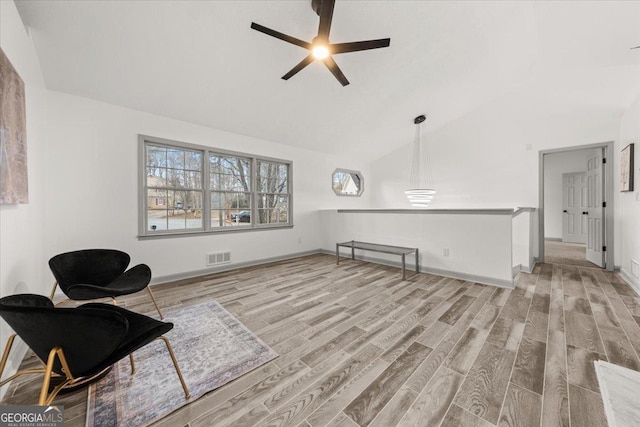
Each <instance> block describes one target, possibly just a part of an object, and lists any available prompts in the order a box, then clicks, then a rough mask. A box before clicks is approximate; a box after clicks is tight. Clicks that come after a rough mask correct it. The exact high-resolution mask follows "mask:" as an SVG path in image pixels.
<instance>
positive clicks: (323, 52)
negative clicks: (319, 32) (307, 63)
mask: <svg viewBox="0 0 640 427" xmlns="http://www.w3.org/2000/svg"><path fill="white" fill-rule="evenodd" d="M311 52H312V53H313V57H314V58H316V59H325V58H326V57H327V56H329V48H327V47H326V46H325V45H321V44H320V45H316V46H314V47H313V50H312V51H311Z"/></svg>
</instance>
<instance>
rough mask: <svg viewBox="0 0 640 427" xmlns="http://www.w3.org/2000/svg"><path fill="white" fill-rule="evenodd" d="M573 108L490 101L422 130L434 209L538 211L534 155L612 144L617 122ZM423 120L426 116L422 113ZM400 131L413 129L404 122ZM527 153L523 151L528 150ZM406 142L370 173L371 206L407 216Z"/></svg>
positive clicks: (513, 99) (512, 98)
mask: <svg viewBox="0 0 640 427" xmlns="http://www.w3.org/2000/svg"><path fill="white" fill-rule="evenodd" d="M574 109H575V108H573V107H571V108H570V107H567V108H566V109H565V108H563V107H560V106H556V107H555V108H553V109H552V108H551V106H549V105H541V102H540V101H539V100H532V99H529V98H528V97H527V96H526V95H523V94H518V93H515V94H512V95H509V96H505V97H501V98H499V99H496V100H495V101H494V102H492V103H489V104H487V105H485V106H483V107H481V108H479V109H477V110H475V111H474V112H472V113H470V114H467V115H465V116H464V117H461V118H459V119H458V120H456V121H454V122H452V123H450V124H449V125H447V126H444V127H442V128H439V129H437V130H435V131H430V129H429V119H428V118H427V122H426V123H425V125H423V126H424V128H423V130H424V131H425V132H423V135H425V133H427V134H426V136H424V137H425V138H427V139H428V143H429V147H430V152H431V163H432V166H433V175H434V181H435V187H436V190H437V194H436V197H435V199H434V201H433V203H432V205H431V206H432V207H433V208H435V209H448V208H503V207H509V208H513V207H516V206H537V205H538V151H540V150H546V149H552V148H560V147H568V146H576V145H584V144H592V143H601V142H606V141H612V140H614V139H616V138H617V135H618V127H619V116H618V115H616V114H610V113H602V112H600V111H593V112H591V111H587V112H583V113H582V114H581V115H579V116H576V115H575V114H572V112H573V110H574ZM425 112H426V113H427V115H428V113H429V111H425ZM407 126H413V125H412V124H411V122H410V120H408V124H407ZM529 145H530V148H529V149H528V146H529ZM411 153H412V141H411V140H408V141H407V144H406V145H405V146H404V147H402V148H400V149H399V150H396V151H394V152H391V153H389V154H388V155H386V156H384V157H382V158H380V159H378V160H376V161H374V162H372V163H371V165H370V173H371V175H372V180H371V181H372V183H371V185H370V186H369V189H370V190H371V191H372V195H371V197H372V199H371V204H372V206H373V207H376V208H409V207H410V206H409V205H408V203H407V202H406V200H405V197H404V194H403V191H404V190H405V189H406V188H407V186H408V184H409V173H410V166H411V162H410V156H411Z"/></svg>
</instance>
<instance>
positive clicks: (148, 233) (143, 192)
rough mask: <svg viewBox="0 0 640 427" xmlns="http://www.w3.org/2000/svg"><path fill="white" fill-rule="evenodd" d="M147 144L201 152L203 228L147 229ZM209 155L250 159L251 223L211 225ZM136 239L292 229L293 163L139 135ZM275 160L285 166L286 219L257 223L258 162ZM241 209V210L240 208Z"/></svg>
mask: <svg viewBox="0 0 640 427" xmlns="http://www.w3.org/2000/svg"><path fill="white" fill-rule="evenodd" d="M147 145H153V146H162V147H166V148H176V149H181V150H182V149H187V150H195V151H200V152H202V183H203V187H202V190H201V191H202V197H203V200H202V227H201V228H192V229H177V230H176V229H174V230H155V231H154V230H149V229H148V224H147V221H148V215H147V211H148V198H147V156H146V154H147V152H146V147H147ZM211 154H218V155H222V156H237V157H242V158H245V159H249V160H250V174H251V176H250V181H251V188H250V192H249V194H250V205H251V209H250V210H251V218H252V221H251V223H250V224H242V226H227V227H211V192H212V191H215V190H212V189H211V179H210V168H209V158H210V155H211ZM138 157H139V160H138V168H139V179H138V202H139V209H138V210H139V213H138V238H139V239H146V238H158V237H178V236H189V235H202V234H217V233H237V232H245V231H257V230H270V229H275V228H292V227H293V185H292V184H293V162H292V161H290V160H283V159H276V158H271V157H265V156H257V155H253V154H247V153H241V152H235V151H229V150H223V149H219V148H215V147H209V146H204V145H196V144H190V143H186V142H181V141H173V140H169V139H164V138H157V137H154V136H149V135H138ZM258 161H265V162H274V163H280V164H284V165H286V167H287V193H282V195H286V196H287V197H288V215H287V222H282V223H270V224H258V222H257V219H258V217H259V216H258V196H259V195H260V194H261V193H260V192H259V191H258V189H257V188H256V177H257V162H258ZM243 210H244V209H243Z"/></svg>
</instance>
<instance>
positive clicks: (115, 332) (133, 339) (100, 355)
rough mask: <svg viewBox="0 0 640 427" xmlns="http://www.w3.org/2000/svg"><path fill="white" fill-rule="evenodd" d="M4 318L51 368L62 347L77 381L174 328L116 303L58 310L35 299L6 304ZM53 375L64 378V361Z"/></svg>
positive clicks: (1, 303)
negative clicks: (57, 349)
mask: <svg viewBox="0 0 640 427" xmlns="http://www.w3.org/2000/svg"><path fill="white" fill-rule="evenodd" d="M0 316H1V317H2V318H3V319H4V320H5V321H6V322H7V323H8V324H9V326H10V327H11V328H12V329H13V330H14V331H15V332H16V333H17V334H18V336H19V337H20V338H22V340H23V341H24V342H25V343H26V344H27V345H28V346H29V347H30V348H31V349H32V350H33V351H34V352H35V353H36V355H37V356H38V357H39V358H40V360H42V361H44V362H45V363H46V360H47V358H48V356H49V352H50V351H51V349H53V348H54V347H56V346H60V347H62V349H63V351H64V354H65V356H66V359H67V362H68V364H69V368H70V370H71V374H72V375H73V376H75V377H85V376H91V375H94V374H96V373H98V372H100V371H102V370H103V369H105V368H106V367H109V366H111V365H113V364H114V363H115V362H117V361H118V360H120V359H122V358H124V357H126V356H128V355H129V354H130V353H131V352H133V351H135V350H137V349H139V348H140V347H143V346H145V345H146V344H148V343H150V342H151V341H153V340H154V339H156V338H158V337H159V336H161V335H163V334H165V333H166V332H168V331H169V330H171V329H172V328H173V324H172V323H167V322H161V321H159V320H155V319H153V318H151V317H148V316H144V315H141V314H137V313H133V312H131V311H129V310H126V309H123V308H120V307H117V306H114V305H110V304H100V303H90V304H85V305H82V306H80V307H77V308H58V307H54V306H53V303H52V302H51V300H49V299H48V298H47V297H44V296H42V295H33V294H19V295H11V296H7V297H4V298H2V299H0ZM53 370H54V372H56V373H58V374H60V375H64V373H63V372H62V369H61V366H60V363H59V362H56V364H55V366H54V369H53Z"/></svg>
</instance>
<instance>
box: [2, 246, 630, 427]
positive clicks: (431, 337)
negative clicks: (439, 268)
mask: <svg viewBox="0 0 640 427" xmlns="http://www.w3.org/2000/svg"><path fill="white" fill-rule="evenodd" d="M154 292H155V295H156V297H157V298H158V300H159V302H160V305H161V307H163V308H165V309H168V308H169V307H179V306H185V305H189V304H195V303H199V302H202V301H206V300H216V301H218V302H220V303H221V304H222V305H224V307H226V308H227V310H229V311H230V312H232V313H233V314H234V315H235V316H237V317H238V318H239V319H240V320H241V321H242V322H243V323H245V324H246V325H247V326H248V327H249V328H250V329H251V330H253V331H254V332H255V333H256V334H257V335H258V336H260V337H261V338H262V339H263V340H264V341H265V342H267V343H268V344H269V345H270V346H271V347H272V348H273V349H274V350H275V351H276V352H278V353H279V354H280V357H278V358H276V359H275V360H274V361H272V362H269V363H267V364H266V365H264V366H262V367H260V368H259V369H257V370H255V371H253V372H251V373H249V374H247V375H245V376H243V377H241V378H239V379H237V380H235V381H233V382H231V383H229V384H227V385H225V386H224V387H221V388H220V389H218V390H215V391H213V392H211V393H209V394H208V395H206V396H204V397H202V398H201V399H199V400H197V401H195V402H193V403H191V404H189V405H187V406H185V407H183V408H182V409H180V410H178V411H177V412H175V413H173V414H172V415H170V416H169V417H167V418H165V419H163V420H162V421H160V422H159V423H157V425H160V426H171V427H175V426H185V425H189V426H193V427H196V426H223V425H234V426H253V425H269V426H276V425H292V426H321V425H332V426H356V425H360V426H365V425H371V426H385V427H386V426H393V425H404V426H438V425H442V426H491V425H499V426H522V427H526V426H544V427H547V426H556V425H566V426H574V427H575V426H581V427H582V426H605V425H606V419H605V415H604V409H603V405H602V400H601V397H600V393H599V389H598V383H597V380H596V376H595V371H594V368H593V363H592V362H593V361H594V360H597V359H601V360H607V361H609V362H612V363H615V364H619V365H622V366H626V367H629V368H632V369H636V370H638V369H639V368H640V360H639V359H638V354H640V327H638V324H637V323H636V322H638V321H640V298H638V296H637V295H636V294H635V293H634V292H633V291H632V290H631V289H630V288H629V287H628V286H627V285H626V284H625V283H624V282H623V280H622V279H620V278H619V277H618V276H617V275H615V274H613V273H610V272H606V271H603V270H600V269H591V268H582V267H577V266H570V265H558V264H539V265H537V266H536V268H535V270H534V272H533V274H525V273H520V275H519V276H518V278H517V285H516V288H515V289H513V290H510V289H502V288H495V287H491V286H484V285H478V284H474V283H470V282H465V281H461V280H454V279H448V278H443V277H439V276H433V275H430V274H418V275H408V277H407V280H405V281H402V280H401V277H400V272H399V270H398V269H396V268H391V267H386V266H381V265H376V264H371V263H366V262H361V261H352V260H344V262H341V263H340V265H339V266H336V265H335V258H334V257H332V256H328V255H313V256H307V257H302V258H297V259H293V260H290V261H283V262H278V263H274V264H269V265H265V266H259V267H253V268H245V269H241V270H236V271H231V272H226V273H221V274H215V275H210V276H206V277H201V278H198V279H191V280H185V281H181V282H175V283H170V284H164V285H158V286H156V287H154ZM122 303H123V304H124V305H126V306H127V307H128V308H130V309H132V310H137V311H141V312H145V313H147V314H149V315H154V309H153V307H152V306H151V304H150V302H149V300H148V296H147V295H146V294H140V295H136V296H134V297H129V298H126V299H123V301H122ZM31 359H33V357H32V358H31ZM25 363H27V364H28V363H30V362H29V360H26V361H25ZM31 363H32V362H31ZM138 363H144V361H143V360H140V361H138ZM16 385H17V386H18V387H13V388H12V390H11V393H12V394H11V395H10V396H9V397H8V398H6V399H5V401H4V403H20V404H22V403H32V402H34V401H35V400H37V392H38V385H39V382H38V379H32V380H29V381H21V382H20V383H17V384H16ZM56 403H58V404H61V405H65V412H66V413H65V415H66V418H67V420H68V421H67V423H66V425H67V426H79V425H84V417H85V403H86V392H85V391H82V392H78V393H75V394H73V395H68V396H64V397H60V398H59V399H58V400H57V401H56Z"/></svg>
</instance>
